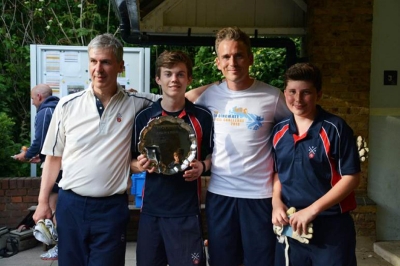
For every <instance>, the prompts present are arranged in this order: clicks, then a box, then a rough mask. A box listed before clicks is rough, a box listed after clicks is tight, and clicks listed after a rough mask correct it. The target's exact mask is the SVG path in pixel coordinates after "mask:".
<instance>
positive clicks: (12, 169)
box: [0, 112, 30, 177]
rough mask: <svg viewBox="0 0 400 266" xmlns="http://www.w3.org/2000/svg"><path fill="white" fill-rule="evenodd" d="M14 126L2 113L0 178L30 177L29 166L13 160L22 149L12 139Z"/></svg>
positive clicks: (0, 127) (0, 123)
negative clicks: (13, 156)
mask: <svg viewBox="0 0 400 266" xmlns="http://www.w3.org/2000/svg"><path fill="white" fill-rule="evenodd" d="M14 124H15V123H14V122H13V121H12V119H11V118H9V117H8V116H7V115H6V114H5V113H4V112H2V113H0V147H1V148H0V169H1V171H0V177H14V176H29V170H30V167H29V164H27V163H20V162H18V161H15V160H14V159H12V158H11V156H12V155H14V154H15V153H16V152H18V151H19V150H20V148H21V145H20V144H19V143H14V142H13V140H12V137H11V136H12V130H13V126H14Z"/></svg>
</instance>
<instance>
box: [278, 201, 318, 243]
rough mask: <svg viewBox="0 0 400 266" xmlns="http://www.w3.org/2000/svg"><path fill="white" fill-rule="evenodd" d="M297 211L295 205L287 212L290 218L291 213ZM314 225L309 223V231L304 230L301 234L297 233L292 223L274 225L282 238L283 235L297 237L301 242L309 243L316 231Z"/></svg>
mask: <svg viewBox="0 0 400 266" xmlns="http://www.w3.org/2000/svg"><path fill="white" fill-rule="evenodd" d="M295 212H296V209H295V208H294V207H291V208H289V209H288V210H287V212H286V214H287V215H288V217H289V218H290V215H292V214H293V213H295ZM312 227H313V224H312V223H309V224H308V225H307V232H305V233H304V232H303V233H302V234H300V235H299V234H298V233H296V231H294V230H293V228H292V227H291V226H290V225H282V226H277V225H274V226H273V230H274V233H275V234H276V235H278V236H280V238H282V237H283V236H287V237H291V238H293V239H296V240H297V241H299V242H300V243H304V244H308V243H310V239H311V238H312V235H313V233H314V230H313V228H312ZM280 240H281V239H280Z"/></svg>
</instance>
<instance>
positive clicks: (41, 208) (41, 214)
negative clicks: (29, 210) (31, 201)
mask: <svg viewBox="0 0 400 266" xmlns="http://www.w3.org/2000/svg"><path fill="white" fill-rule="evenodd" d="M52 216H53V215H52V211H51V209H50V205H49V204H48V203H47V204H44V203H39V204H38V205H37V207H36V211H35V213H34V214H33V216H32V218H33V220H34V221H35V223H37V222H38V221H39V220H44V219H51V218H52Z"/></svg>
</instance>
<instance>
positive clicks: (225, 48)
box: [216, 40, 253, 83]
mask: <svg viewBox="0 0 400 266" xmlns="http://www.w3.org/2000/svg"><path fill="white" fill-rule="evenodd" d="M216 64H217V67H218V69H219V70H221V72H222V74H223V75H224V76H225V79H226V80H227V81H228V82H235V83H237V82H241V81H244V80H246V79H248V78H249V67H250V66H251V65H252V64H253V55H252V54H248V52H247V49H246V46H245V45H244V44H243V43H242V42H238V41H234V40H223V41H221V42H220V44H219V46H218V57H217V59H216Z"/></svg>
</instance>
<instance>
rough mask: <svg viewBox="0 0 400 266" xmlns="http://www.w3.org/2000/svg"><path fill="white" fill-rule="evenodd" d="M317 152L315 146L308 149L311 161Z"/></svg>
mask: <svg viewBox="0 0 400 266" xmlns="http://www.w3.org/2000/svg"><path fill="white" fill-rule="evenodd" d="M316 152H317V148H316V147H314V146H311V147H308V157H309V158H310V159H312V158H314V156H315V153H316Z"/></svg>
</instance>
